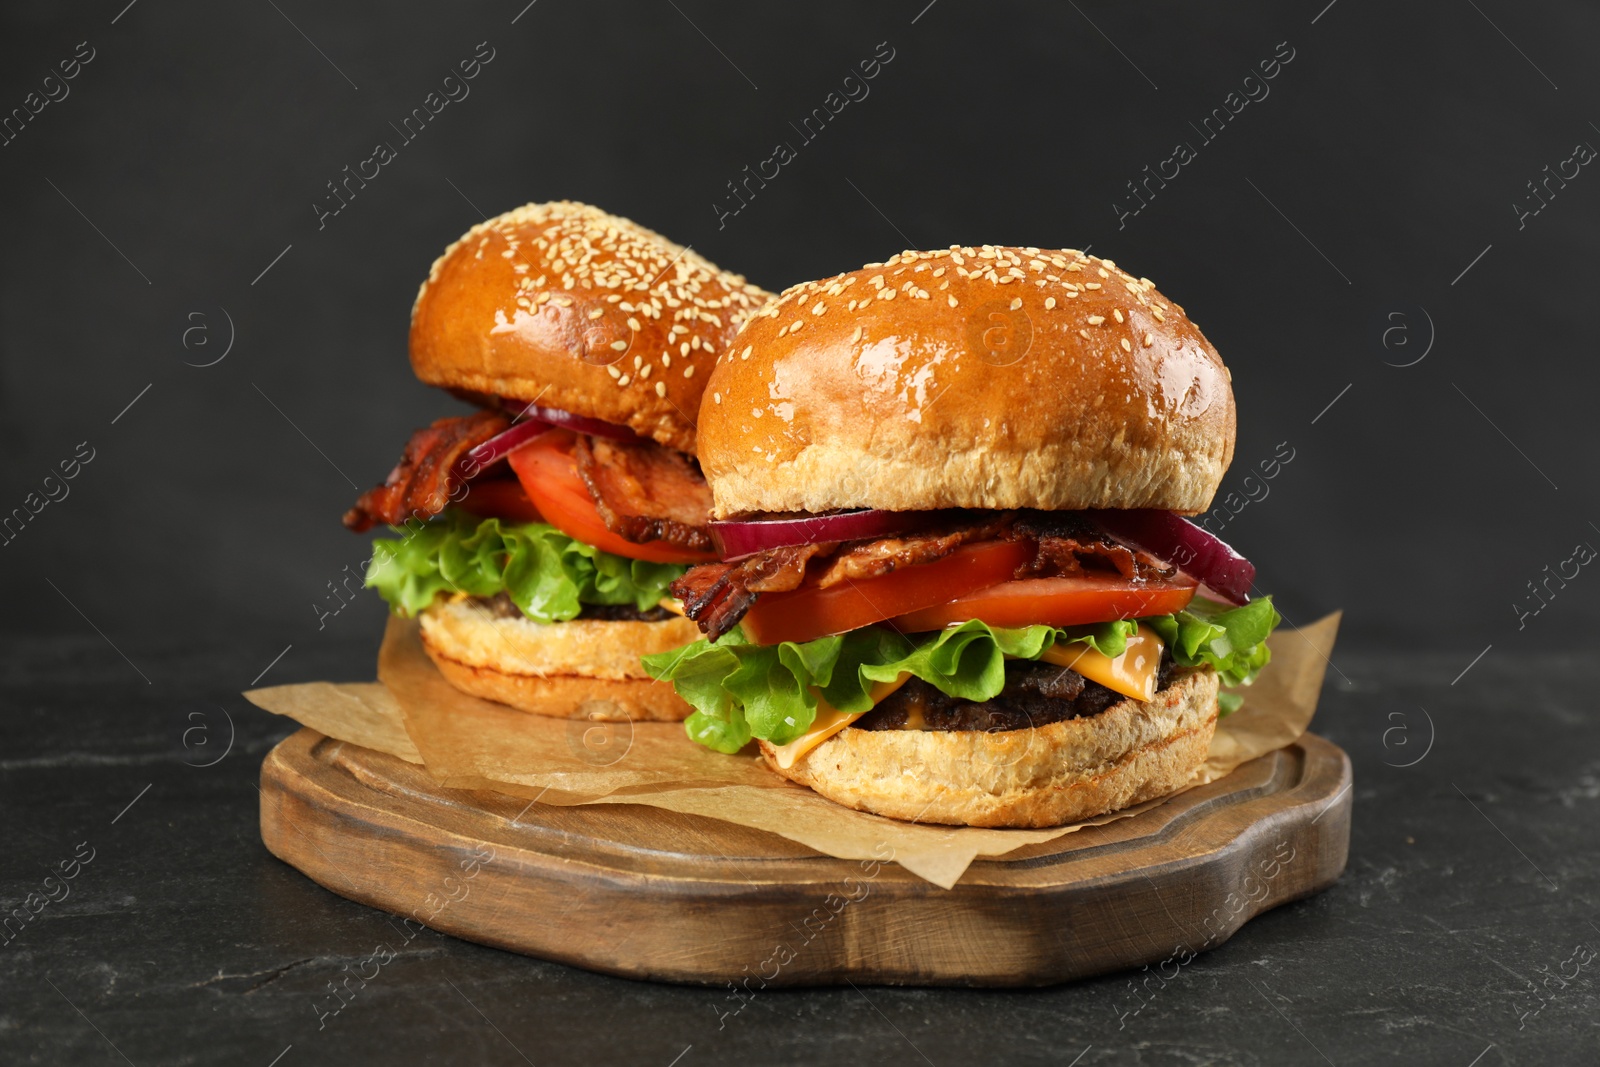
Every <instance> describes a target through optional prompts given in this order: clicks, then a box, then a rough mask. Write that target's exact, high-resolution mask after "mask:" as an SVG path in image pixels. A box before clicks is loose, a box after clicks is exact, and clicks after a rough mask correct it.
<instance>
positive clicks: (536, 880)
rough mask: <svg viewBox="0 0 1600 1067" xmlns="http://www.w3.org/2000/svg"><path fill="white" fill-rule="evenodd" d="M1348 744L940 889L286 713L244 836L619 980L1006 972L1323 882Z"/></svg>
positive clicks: (305, 865)
mask: <svg viewBox="0 0 1600 1067" xmlns="http://www.w3.org/2000/svg"><path fill="white" fill-rule="evenodd" d="M1350 783H1351V777H1350V760H1349V758H1348V757H1347V756H1346V755H1345V754H1344V752H1343V750H1341V749H1340V748H1338V747H1337V746H1336V745H1334V744H1332V743H1330V742H1328V741H1325V740H1323V739H1322V738H1319V737H1316V736H1313V735H1310V734H1307V735H1305V736H1303V737H1302V738H1301V739H1300V740H1299V741H1298V742H1296V743H1295V744H1293V745H1291V746H1289V747H1288V748H1285V749H1281V750H1279V751H1277V752H1273V753H1271V754H1269V755H1266V756H1263V757H1261V758H1259V759H1256V760H1253V761H1251V762H1249V763H1246V764H1244V765H1242V766H1241V767H1239V768H1238V769H1236V770H1235V771H1234V772H1233V773H1232V774H1230V775H1228V776H1227V777H1225V778H1223V779H1221V780H1219V781H1216V782H1213V783H1211V784H1210V785H1206V786H1201V787H1199V788H1197V789H1192V790H1190V791H1189V792H1187V793H1184V794H1181V795H1180V796H1178V797H1175V798H1174V799H1172V800H1170V801H1168V802H1167V803H1165V804H1161V805H1159V806H1157V807H1155V808H1152V809H1150V810H1148V811H1145V812H1142V813H1140V814H1138V815H1135V816H1132V817H1130V818H1126V819H1120V820H1117V821H1114V822H1111V823H1107V824H1106V825H1104V826H1096V827H1088V828H1086V829H1083V830H1079V831H1078V832H1076V833H1072V834H1067V835H1066V836H1064V837H1061V838H1057V839H1056V840H1053V841H1049V842H1046V843H1044V844H1039V845H1031V846H1027V847H1024V848H1021V849H1018V850H1017V851H1015V852H1012V853H1008V854H1007V855H1004V856H1001V857H996V858H990V859H979V860H977V861H976V862H974V863H973V864H972V866H971V867H970V868H969V869H968V870H967V872H966V873H965V874H964V875H963V876H962V878H961V880H960V881H959V882H958V883H956V885H955V887H954V888H953V889H948V890H946V889H940V888H939V887H937V886H935V885H932V884H930V883H928V882H925V881H923V880H922V879H920V878H918V877H916V876H915V875H912V874H910V873H908V872H906V871H905V870H903V869H901V868H900V867H898V866H896V865H894V864H893V863H882V864H880V863H877V862H875V861H872V860H866V861H856V860H841V859H835V858H833V857H830V856H824V855H821V854H819V853H817V852H814V851H812V850H811V849H808V848H806V847H804V846H803V845H799V844H796V843H794V842H791V841H788V840H787V839H785V838H782V837H779V836H777V835H775V834H770V833H766V832H764V831H760V830H752V829H747V828H745V827H742V826H736V825H734V824H732V823H725V822H720V821H718V820H715V819H705V818H700V817H697V816H690V815H682V814H678V813H676V812H671V811H667V810H664V809H660V808H653V807H647V806H643V805H632V804H593V805H584V806H579V807H553V806H550V805H545V804H534V805H531V806H525V805H526V802H525V801H523V800H520V799H518V798H516V797H511V796H507V795H504V794H500V793H493V792H467V791H460V790H451V789H445V788H442V787H440V786H439V785H438V784H437V783H436V782H434V781H433V779H431V778H430V777H429V776H428V774H427V772H426V771H424V770H423V769H422V768H421V767H418V766H414V765H412V764H409V763H406V762H404V761H402V760H398V759H395V758H394V757H392V756H387V755H383V754H380V753H377V752H372V751H370V750H367V749H363V748H357V747H355V746H352V745H348V744H345V743H343V742H339V741H334V740H331V739H329V738H326V737H324V736H322V735H321V734H318V733H316V732H315V731H313V730H309V729H302V730H300V731H299V732H298V733H296V734H294V735H293V736H291V737H289V738H287V739H286V740H285V741H284V742H283V743H282V744H280V745H278V746H277V747H276V748H275V749H273V750H272V752H271V753H270V754H269V755H268V756H267V758H266V761H265V763H264V764H263V766H262V769H261V837H262V840H263V841H264V842H265V843H266V845H267V848H269V849H270V850H271V851H272V852H273V854H274V855H276V856H278V857H279V858H280V859H282V860H284V861H285V862H287V863H289V864H292V865H293V866H295V867H297V868H298V869H300V870H301V871H303V872H304V873H305V874H306V875H308V876H309V877H310V878H312V879H313V880H314V881H316V882H318V883H320V884H321V885H323V886H325V887H327V888H328V889H330V890H332V891H333V892H335V893H338V894H340V895H342V896H346V897H349V898H350V899H352V900H357V901H360V902H362V903H364V904H370V905H372V906H373V907H377V908H382V909H383V910H385V911H388V912H391V913H393V914H395V915H397V916H400V917H401V918H402V919H403V920H407V921H405V922H403V923H402V922H396V923H395V924H394V925H395V927H396V929H397V930H401V931H402V932H413V933H414V932H415V931H416V930H417V929H418V927H419V924H420V925H425V926H428V927H431V928H433V929H435V930H439V931H443V932H444V933H448V934H453V935H455V936H457V937H462V938H466V939H467V940H469V941H477V942H481V943H483V944H486V945H494V946H497V947H499V948H504V949H510V950H511V951H514V952H522V953H526V954H528V955H531V956H539V957H542V958H544V959H550V960H558V961H560V962H563V963H569V964H572V965H574V966H578V967H585V968H588V969H590V970H595V971H603V972H606V973H609V974H616V975H624V976H627V977H630V978H651V979H661V980H666V981H674V982H698V983H708V984H714V985H723V984H724V983H730V982H731V983H734V984H736V985H742V986H743V987H744V988H746V989H749V990H752V991H753V990H756V989H760V988H763V987H765V986H773V985H818V984H829V983H842V982H844V981H846V980H847V979H848V980H849V981H852V982H855V983H857V984H863V983H878V984H894V985H901V984H904V985H968V986H1025V985H1042V984H1047V983H1051V982H1060V981H1064V980H1067V979H1071V978H1080V977H1084V976H1086V975H1092V974H1099V973H1103V972H1106V971H1113V970H1119V969H1122V968H1126V967H1135V966H1138V965H1140V964H1146V963H1150V964H1155V963H1159V962H1162V961H1168V960H1170V961H1171V965H1173V966H1181V965H1182V964H1183V963H1186V962H1188V959H1189V958H1191V954H1193V953H1197V952H1200V951H1204V950H1205V949H1206V948H1210V947H1214V946H1215V945H1217V944H1220V943H1221V942H1222V941H1225V940H1227V939H1228V937H1230V936H1231V935H1232V934H1233V933H1234V932H1235V931H1236V930H1238V929H1239V927H1241V926H1242V925H1244V923H1245V922H1247V921H1248V920H1249V919H1251V918H1252V917H1254V916H1256V915H1258V914H1260V913H1261V912H1263V911H1266V910H1268V909H1269V908H1274V907H1277V906H1278V905H1279V904H1283V903H1285V902H1287V901H1291V900H1295V899H1297V898H1300V897H1304V896H1308V895H1310V894H1312V893H1315V892H1317V891H1318V890H1320V889H1323V888H1326V887H1327V886H1328V885H1330V884H1331V883H1332V882H1333V881H1334V880H1335V879H1336V878H1338V876H1339V874H1340V872H1342V871H1343V870H1344V866H1345V859H1346V856H1347V853H1348V851H1349V843H1350V807H1351V802H1350Z"/></svg>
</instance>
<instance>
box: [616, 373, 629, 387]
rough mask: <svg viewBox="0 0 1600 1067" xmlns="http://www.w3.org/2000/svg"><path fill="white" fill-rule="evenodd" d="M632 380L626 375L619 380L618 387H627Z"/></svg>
mask: <svg viewBox="0 0 1600 1067" xmlns="http://www.w3.org/2000/svg"><path fill="white" fill-rule="evenodd" d="M631 380H632V379H630V378H629V377H628V376H627V375H626V374H624V375H623V376H622V377H620V378H618V379H617V384H618V385H627V384H628V382H629V381H631Z"/></svg>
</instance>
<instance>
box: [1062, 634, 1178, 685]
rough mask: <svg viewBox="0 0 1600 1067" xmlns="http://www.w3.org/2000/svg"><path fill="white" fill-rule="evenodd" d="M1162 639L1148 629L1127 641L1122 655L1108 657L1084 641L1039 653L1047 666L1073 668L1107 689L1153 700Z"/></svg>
mask: <svg viewBox="0 0 1600 1067" xmlns="http://www.w3.org/2000/svg"><path fill="white" fill-rule="evenodd" d="M1161 647H1162V646H1161V638H1160V637H1159V636H1157V634H1156V632H1155V631H1154V630H1152V629H1150V627H1148V626H1140V627H1139V631H1138V632H1137V633H1135V634H1134V635H1133V636H1132V637H1130V638H1128V647H1127V648H1125V649H1123V651H1122V655H1120V656H1114V657H1113V656H1107V655H1106V654H1105V653H1103V652H1096V651H1095V650H1094V649H1092V648H1090V647H1089V646H1088V645H1086V644H1083V643H1081V642H1079V643H1074V644H1061V645H1052V646H1051V647H1049V648H1047V649H1045V650H1044V651H1043V652H1041V653H1040V654H1039V658H1040V659H1041V660H1043V661H1044V662H1046V663H1054V664H1055V665H1056V666H1058V667H1070V668H1072V669H1073V670H1075V671H1077V672H1078V673H1079V674H1081V675H1083V676H1084V677H1085V678H1087V679H1089V680H1090V681H1091V682H1099V683H1100V684H1101V685H1103V686H1105V687H1106V688H1107V689H1111V690H1115V691H1116V692H1118V693H1121V694H1122V695H1123V696H1126V697H1132V698H1133V699H1135V700H1151V699H1154V697H1155V695H1156V668H1157V667H1159V666H1160V665H1161Z"/></svg>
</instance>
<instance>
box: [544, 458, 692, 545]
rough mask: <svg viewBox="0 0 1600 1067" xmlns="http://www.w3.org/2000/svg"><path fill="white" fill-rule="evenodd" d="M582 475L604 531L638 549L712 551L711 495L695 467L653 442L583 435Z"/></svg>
mask: <svg viewBox="0 0 1600 1067" xmlns="http://www.w3.org/2000/svg"><path fill="white" fill-rule="evenodd" d="M573 454H574V456H575V457H576V459H577V461H578V474H579V475H580V476H581V477H582V478H583V484H584V485H586V486H588V488H589V495H590V496H592V497H594V506H595V510H597V511H599V512H600V518H601V519H602V520H604V522H605V524H606V529H608V530H610V531H611V532H612V533H615V534H618V535H620V536H622V537H624V538H626V539H627V540H629V541H632V542H633V543H635V544H643V543H644V542H646V541H666V542H667V543H669V544H674V545H682V546H683V547H685V548H693V549H698V550H701V551H705V552H709V551H711V550H712V548H713V546H712V544H711V532H710V530H709V528H708V527H707V525H706V523H707V522H709V521H710V517H711V490H710V488H709V487H707V485H706V480H705V478H704V476H702V475H701V473H700V470H699V468H698V467H696V466H695V464H694V462H693V461H692V460H691V459H690V458H689V457H688V456H686V455H684V454H683V453H682V452H679V451H677V450H675V449H671V448H664V447H662V446H661V445H658V444H656V443H655V442H654V441H613V440H610V439H608V438H604V437H590V436H588V435H586V434H579V435H578V440H577V445H576V447H575V450H574V453H573Z"/></svg>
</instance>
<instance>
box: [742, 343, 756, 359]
mask: <svg viewBox="0 0 1600 1067" xmlns="http://www.w3.org/2000/svg"><path fill="white" fill-rule="evenodd" d="M754 347H755V346H754V345H745V346H744V351H743V352H741V353H740V354H739V358H740V359H749V358H750V350H751V349H752V348H754Z"/></svg>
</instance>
